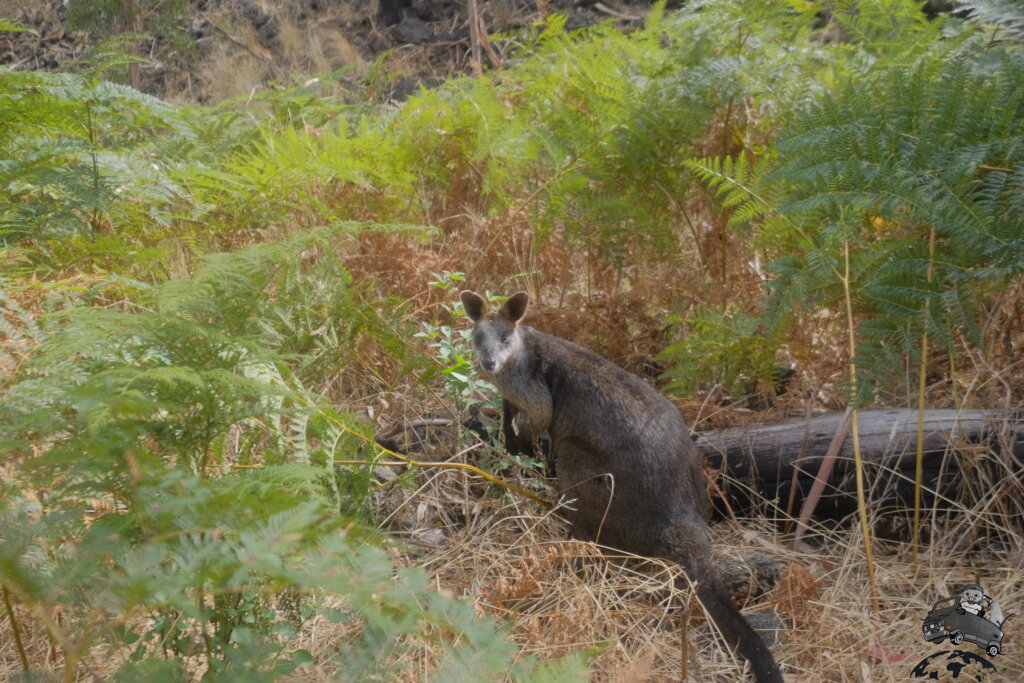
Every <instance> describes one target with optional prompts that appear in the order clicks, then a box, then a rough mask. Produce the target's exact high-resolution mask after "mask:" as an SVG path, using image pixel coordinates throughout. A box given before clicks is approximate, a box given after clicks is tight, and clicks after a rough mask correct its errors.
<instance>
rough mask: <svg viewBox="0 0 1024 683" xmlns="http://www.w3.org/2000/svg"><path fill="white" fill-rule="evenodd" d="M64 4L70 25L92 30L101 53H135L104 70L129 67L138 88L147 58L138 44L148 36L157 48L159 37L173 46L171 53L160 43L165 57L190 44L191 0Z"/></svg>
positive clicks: (89, 0)
mask: <svg viewBox="0 0 1024 683" xmlns="http://www.w3.org/2000/svg"><path fill="white" fill-rule="evenodd" d="M65 4H66V5H67V24H68V28H70V29H72V30H75V31H86V32H88V33H91V34H92V36H93V39H94V40H96V41H97V42H98V43H99V48H98V49H99V51H100V52H107V51H109V48H110V47H112V46H117V47H118V48H122V49H123V51H124V52H125V53H134V55H135V58H134V59H129V60H118V61H119V62H120V63H119V64H118V63H115V64H109V65H107V68H105V69H104V70H105V71H106V72H107V73H113V74H118V72H119V71H120V70H118V69H110V67H112V66H128V67H129V69H128V72H127V73H126V74H124V75H126V76H128V80H129V82H130V83H131V86H132V87H133V88H136V89H137V88H139V87H140V85H141V84H140V77H139V73H140V72H139V63H140V62H142V61H145V60H144V59H143V58H142V57H141V55H142V54H144V53H143V52H142V50H141V48H140V47H139V45H140V44H141V43H143V42H144V41H146V39H147V38H148V39H150V40H149V41H148V42H149V43H150V45H151V49H154V50H155V49H156V46H157V42H158V41H157V40H156V37H157V36H159V37H161V38H163V39H164V41H166V42H164V41H161V42H164V44H169V45H170V53H171V54H169V53H168V52H169V51H168V50H167V48H164V47H163V45H161V53H162V54H161V55H160V56H161V57H162V58H164V59H165V60H166V59H168V58H170V57H172V56H173V52H174V51H178V52H180V51H184V50H187V49H188V47H189V45H190V40H189V36H188V32H187V29H186V27H187V25H188V0H68V2H67V3H65ZM147 34H149V35H147ZM95 49H96V48H93V50H95ZM122 73H123V72H122ZM119 80H123V78H122V79H119Z"/></svg>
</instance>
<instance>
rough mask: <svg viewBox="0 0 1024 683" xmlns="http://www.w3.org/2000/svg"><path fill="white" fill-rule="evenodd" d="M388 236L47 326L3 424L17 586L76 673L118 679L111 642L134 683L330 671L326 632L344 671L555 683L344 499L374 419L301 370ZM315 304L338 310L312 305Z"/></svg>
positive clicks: (254, 264)
mask: <svg viewBox="0 0 1024 683" xmlns="http://www.w3.org/2000/svg"><path fill="white" fill-rule="evenodd" d="M372 227H373V226H363V225H352V224H344V225H340V226H335V227H333V228H324V229H320V230H315V231H311V232H307V233H301V234H298V235H296V236H294V237H293V238H291V239H289V240H285V241H283V242H280V243H276V244H267V245H259V246H253V247H249V248H246V249H243V250H241V251H239V252H237V253H233V254H220V255H216V256H211V257H209V258H207V259H206V260H205V262H204V264H203V265H202V266H201V267H200V268H199V269H198V270H197V272H196V274H195V275H194V276H193V277H192V278H190V279H189V280H183V281H170V282H167V283H165V284H162V285H159V286H156V287H152V288H149V287H145V286H141V287H139V289H138V291H137V292H135V296H134V297H133V301H132V303H131V304H130V305H129V306H128V308H127V309H125V310H115V309H112V308H103V307H96V306H79V307H75V308H71V309H69V310H65V311H61V312H57V313H54V314H52V315H50V316H49V317H47V318H45V319H44V320H43V322H42V324H41V325H40V326H39V328H38V329H35V330H34V331H29V332H28V334H30V335H31V336H32V338H33V339H36V340H38V341H39V342H41V344H40V346H39V347H38V349H37V350H35V351H33V352H31V353H29V354H28V355H27V356H26V357H25V358H23V359H21V364H20V367H19V369H18V372H17V374H16V375H15V376H14V377H13V378H12V380H11V381H10V383H9V385H8V386H6V387H5V390H6V391H5V395H6V397H7V398H8V400H6V401H5V402H4V405H3V407H2V408H0V443H2V444H3V447H4V450H5V451H6V452H8V453H9V454H10V460H9V463H5V464H8V465H9V466H10V467H11V468H12V469H11V471H12V472H14V473H16V477H14V478H13V479H12V480H11V481H10V482H9V483H5V484H4V485H3V487H2V488H0V517H2V520H3V523H2V524H0V528H2V531H0V583H2V584H3V587H4V589H5V590H6V591H8V592H9V593H10V594H11V595H13V597H14V599H15V601H16V602H17V603H20V604H22V605H24V606H26V607H28V608H29V610H30V613H31V615H32V619H33V620H38V622H39V623H41V624H42V625H43V626H44V627H45V629H46V631H47V633H48V635H49V637H50V639H51V641H52V642H53V643H54V646H55V647H56V648H57V649H58V650H59V651H60V652H61V654H62V655H63V666H64V667H65V672H66V674H67V675H72V676H73V675H75V672H76V671H80V670H82V671H90V670H93V669H94V668H95V667H97V666H99V663H98V662H97V661H95V659H94V657H95V652H97V651H98V650H97V648H98V647H100V646H102V648H103V651H104V652H106V653H107V654H106V655H105V657H107V658H108V659H109V660H110V661H112V662H113V663H114V664H113V668H112V669H108V667H109V666H110V664H109V663H104V665H103V666H104V670H105V671H111V670H112V671H114V672H115V674H114V675H115V677H116V678H118V679H125V680H134V679H136V678H138V677H139V676H143V675H145V676H151V677H156V679H157V680H180V679H181V678H182V677H189V676H195V675H199V674H202V676H203V677H204V679H205V680H238V679H239V678H244V679H245V680H276V679H278V678H279V677H280V676H281V675H284V674H286V673H289V672H291V671H293V670H294V669H295V668H296V667H299V666H305V665H308V664H310V663H311V662H312V661H313V657H312V655H311V653H309V652H306V651H305V650H303V649H301V648H300V647H298V646H297V645H296V642H297V638H298V636H299V634H300V632H301V630H302V628H303V624H304V623H306V622H307V621H308V620H309V619H311V618H313V617H319V618H323V619H327V620H328V621H337V622H345V623H349V624H351V627H350V632H351V633H352V634H353V635H352V636H351V637H349V638H346V639H345V641H344V642H343V643H341V644H340V654H339V655H338V659H337V661H336V666H337V667H338V669H339V672H340V673H341V675H343V677H351V678H353V679H359V678H364V677H366V676H378V677H392V676H396V675H401V673H402V672H403V671H405V670H406V669H407V668H409V667H413V666H416V667H417V670H419V668H418V667H419V665H417V664H415V663H411V662H410V658H409V657H408V656H407V655H408V654H409V653H414V652H416V651H418V649H420V648H422V647H423V646H424V645H425V644H429V647H430V649H431V651H432V652H434V654H435V656H438V659H437V660H435V661H432V662H430V663H429V666H430V667H436V668H437V671H438V676H440V677H441V678H442V679H443V677H444V676H445V672H446V671H448V670H449V668H450V667H456V668H461V670H462V671H464V672H466V674H465V675H470V676H472V677H473V678H474V679H479V680H486V679H490V678H494V677H495V676H498V675H504V672H506V671H507V670H508V671H511V672H512V673H511V674H510V675H511V676H513V677H516V676H518V675H523V676H529V675H532V674H531V673H530V672H533V671H534V670H535V669H536V672H537V674H538V675H540V676H543V675H544V674H543V671H544V669H539V668H536V667H535V664H534V663H532V662H528V661H525V662H522V663H521V664H519V665H516V666H515V667H512V668H511V669H509V667H511V666H512V664H511V660H512V658H513V656H514V654H515V648H514V647H513V646H512V645H511V644H510V643H509V642H508V641H507V639H506V638H505V636H504V634H503V633H502V632H501V630H499V629H496V628H495V627H493V626H492V625H489V624H485V623H480V622H478V621H477V620H476V618H475V615H474V610H473V608H472V606H470V605H465V604H463V603H458V602H454V601H452V600H450V599H447V598H442V597H441V596H440V595H439V594H437V593H436V592H434V591H433V590H431V589H430V588H429V586H428V582H427V580H426V576H425V574H424V573H423V572H422V571H409V572H402V573H399V574H397V575H396V572H395V569H394V567H393V566H392V564H391V562H390V561H389V560H388V559H387V556H386V554H385V553H384V552H383V551H382V550H381V549H379V548H377V547H376V545H377V543H379V541H376V542H370V541H372V540H373V539H372V537H371V536H370V535H369V534H368V532H364V531H362V528H363V527H362V521H361V520H360V519H359V518H358V517H357V516H356V515H358V514H359V513H360V512H361V510H362V509H363V507H364V506H363V505H361V499H363V500H365V498H366V497H367V496H368V495H369V493H370V489H369V487H368V486H363V487H361V488H360V487H358V486H348V487H345V488H344V489H342V488H340V487H339V486H338V485H337V483H336V482H337V480H336V478H335V474H334V470H335V467H336V466H335V464H334V462H335V460H342V459H344V460H346V461H348V460H365V461H366V465H365V466H363V467H362V469H367V468H369V467H370V466H371V464H372V459H370V458H368V457H367V456H365V455H362V454H361V452H360V449H361V447H362V441H360V440H359V439H357V438H355V437H354V436H353V432H352V431H351V430H353V429H354V428H357V427H359V423H358V421H357V420H356V419H355V418H354V417H353V416H351V415H346V414H344V413H341V412H338V411H337V410H335V409H334V408H333V407H331V406H329V405H327V404H325V403H324V402H323V401H322V399H321V398H319V397H318V396H317V395H316V394H315V393H314V392H312V391H310V390H309V389H308V388H307V387H306V386H304V384H303V383H302V382H301V381H300V379H299V377H300V374H301V373H296V371H295V368H300V369H302V368H306V369H307V370H308V368H309V365H310V364H311V363H312V362H314V358H315V354H316V353H318V352H319V351H322V349H319V348H318V346H317V344H316V342H315V341H314V338H315V335H313V332H314V331H315V330H317V329H319V328H323V327H325V326H328V327H329V326H338V327H342V328H345V327H346V326H348V325H355V324H358V319H355V320H353V319H351V318H346V317H344V316H345V315H346V314H347V312H348V311H350V310H353V309H356V310H358V305H357V304H354V303H353V297H354V296H355V295H357V293H358V290H356V289H349V288H347V286H346V285H347V283H348V278H347V277H345V273H344V271H343V269H342V268H341V266H340V264H339V262H338V260H337V257H335V256H333V255H332V252H331V251H330V250H331V249H332V248H334V247H335V246H336V244H337V240H338V238H339V236H342V235H344V234H350V233H353V232H355V231H357V230H360V229H367V228H372ZM380 229H383V228H380ZM304 258H305V262H304ZM327 283H331V286H332V287H333V289H331V290H326V291H323V290H318V287H323V286H326V285H327ZM312 295H321V296H324V297H329V299H325V300H324V301H322V302H321V305H320V306H318V307H312V308H311V309H310V310H306V309H305V305H306V304H307V303H309V302H310V299H309V298H308V297H310V296H312ZM293 297H294V300H293ZM11 310H12V311H14V312H15V313H16V312H17V311H16V310H15V309H14V308H11ZM5 313H6V311H5ZM336 370H337V367H334V366H331V367H330V368H329V369H328V372H331V371H336ZM342 371H344V370H342ZM361 431H365V427H363V428H362V429H361ZM345 467H346V468H348V469H356V470H358V469H360V468H359V467H356V468H352V467H351V466H345ZM239 470H240V471H239ZM357 479H358V478H357ZM368 482H369V478H365V482H364V483H368ZM32 486H35V487H37V488H38V489H39V490H45V491H46V494H45V497H44V498H42V499H40V500H33V499H31V498H26V497H25V496H24V495H23V494H22V493H21V491H23V490H25V488H26V487H32ZM339 511H340V512H339ZM72 540H73V542H70V541H72ZM55 608H59V609H60V610H61V611H62V614H63V617H62V619H61V621H59V622H57V621H54V620H53V619H51V618H50V617H49V614H50V613H51V612H52V610H54V609H55ZM8 616H9V618H11V619H14V615H13V614H11V615H8ZM72 634H73V635H72ZM438 653H440V654H438ZM403 654H404V655H406V656H400V655H403ZM561 666H562V670H565V668H566V667H568V669H567V670H570V671H572V670H578V666H579V665H578V663H577V664H572V663H566V664H563V665H561ZM28 673H29V672H26V674H28Z"/></svg>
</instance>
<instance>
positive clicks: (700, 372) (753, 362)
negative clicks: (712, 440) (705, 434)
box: [658, 308, 778, 395]
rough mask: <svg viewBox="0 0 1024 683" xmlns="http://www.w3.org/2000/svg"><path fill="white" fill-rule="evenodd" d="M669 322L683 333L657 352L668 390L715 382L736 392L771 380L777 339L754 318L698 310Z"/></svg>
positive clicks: (692, 389)
mask: <svg viewBox="0 0 1024 683" xmlns="http://www.w3.org/2000/svg"><path fill="white" fill-rule="evenodd" d="M672 322H675V323H677V324H680V325H681V326H682V327H683V328H684V332H683V333H682V334H681V335H680V339H679V341H677V342H675V343H673V344H670V345H669V346H668V347H666V348H665V350H664V351H662V353H661V354H660V355H659V356H658V360H660V361H662V362H664V363H666V364H667V367H666V369H665V372H664V373H663V377H665V378H667V379H669V383H668V388H669V389H671V390H672V391H675V392H678V393H680V394H692V393H694V392H696V391H698V390H700V389H708V388H710V387H713V386H716V385H718V386H721V387H723V388H724V389H725V390H726V391H728V392H731V393H733V394H734V395H739V394H742V393H743V391H744V389H745V388H746V387H748V386H749V385H750V384H756V383H757V381H758V380H766V379H770V378H771V376H772V373H773V372H774V369H775V355H776V351H777V350H778V341H776V340H775V339H772V338H770V337H768V336H767V335H766V334H765V333H764V324H763V322H762V321H761V320H760V318H759V317H758V316H755V315H747V314H744V313H738V312H729V311H722V310H716V309H711V308H701V309H697V310H695V311H694V312H693V313H692V315H691V317H688V318H687V319H686V320H675V321H672Z"/></svg>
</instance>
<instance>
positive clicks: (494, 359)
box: [459, 290, 530, 374]
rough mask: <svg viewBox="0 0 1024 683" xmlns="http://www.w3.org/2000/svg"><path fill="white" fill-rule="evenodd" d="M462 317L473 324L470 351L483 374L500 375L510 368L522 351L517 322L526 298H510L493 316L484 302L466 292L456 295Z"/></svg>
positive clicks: (526, 295)
mask: <svg viewBox="0 0 1024 683" xmlns="http://www.w3.org/2000/svg"><path fill="white" fill-rule="evenodd" d="M459 298H460V299H462V305H463V307H464V308H465V309H466V315H468V316H469V319H470V320H472V321H473V351H474V352H475V353H476V359H477V362H479V363H480V367H481V368H483V370H484V372H489V373H491V374H494V373H497V372H500V371H501V369H502V368H504V367H506V366H508V365H510V364H511V363H513V362H514V361H515V359H516V357H517V356H518V355H519V353H520V351H522V348H523V336H522V332H521V330H520V329H519V321H520V320H521V319H522V317H523V316H524V315H526V306H527V304H528V303H529V301H530V296H529V295H528V294H527V293H526V292H518V293H516V294H513V295H512V296H510V297H509V298H508V299H507V300H506V301H505V303H504V304H502V306H501V308H500V309H498V312H497V313H489V312H488V311H487V301H485V300H484V298H483V297H481V296H480V295H479V294H477V293H475V292H470V291H469V290H466V291H464V292H462V294H461V295H459Z"/></svg>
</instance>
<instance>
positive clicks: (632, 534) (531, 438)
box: [462, 292, 782, 682]
mask: <svg viewBox="0 0 1024 683" xmlns="http://www.w3.org/2000/svg"><path fill="white" fill-rule="evenodd" d="M462 302H463V305H464V306H465V308H466V312H467V314H468V315H469V316H470V318H472V319H473V321H474V343H473V345H474V349H475V350H476V352H477V357H478V359H479V360H480V362H481V365H482V367H483V368H484V370H485V371H493V372H491V375H490V376H491V379H492V381H493V382H494V384H495V386H497V387H498V389H499V391H500V392H501V395H502V397H503V398H504V406H505V416H504V419H505V424H504V427H503V431H504V435H505V440H506V445H507V446H508V447H509V448H510V450H520V451H522V450H529V449H531V448H532V447H533V446H534V445H535V444H536V443H537V440H538V439H539V437H540V436H541V435H543V434H547V435H548V436H549V437H550V439H551V447H552V455H553V457H554V460H555V463H556V466H557V469H558V484H559V488H560V490H561V491H562V493H563V495H564V496H565V498H566V499H569V500H573V499H575V502H574V503H571V504H570V505H569V506H568V509H567V510H566V512H565V514H566V516H567V518H568V521H569V522H570V523H571V524H572V533H573V535H574V536H576V537H578V538H582V539H589V540H594V541H597V542H599V543H601V544H602V545H605V546H610V547H613V548H619V549H621V550H626V551H629V552H631V553H635V554H638V555H645V556H650V557H663V558H666V559H669V560H672V561H674V562H677V563H679V564H680V565H681V566H682V567H683V569H684V570H685V571H686V574H687V576H688V577H689V578H690V580H691V581H692V582H694V583H695V584H696V587H697V596H698V597H699V599H700V601H701V603H702V604H703V605H704V608H705V609H706V610H707V611H708V613H709V614H710V615H711V617H712V619H713V620H714V621H715V623H716V624H717V626H718V628H719V630H721V632H722V634H723V635H724V636H725V638H726V640H727V641H728V642H729V644H730V645H731V646H734V647H736V648H737V649H738V650H739V651H740V653H742V654H743V656H745V657H746V658H747V659H748V660H750V663H751V666H752V667H753V670H754V675H755V677H756V679H757V680H758V681H765V682H768V681H771V682H777V681H782V675H781V674H780V672H779V669H778V666H777V665H776V664H775V661H774V659H773V658H772V655H771V653H770V652H769V650H768V647H767V646H766V645H765V643H764V641H763V640H762V639H761V638H760V636H758V635H757V633H756V632H755V631H754V630H753V629H752V628H751V626H750V625H749V624H748V623H747V622H746V620H744V619H743V617H742V615H741V614H740V612H739V609H738V608H737V607H736V605H735V604H734V603H733V602H732V600H731V598H729V597H728V596H727V595H726V593H725V591H724V589H723V588H722V587H721V586H720V585H719V582H718V580H717V578H716V576H715V573H714V571H713V566H712V564H711V563H710V545H709V541H708V536H707V522H706V521H705V515H706V512H707V508H708V495H707V488H706V486H705V483H704V476H703V473H702V471H701V458H700V456H699V454H698V453H697V450H696V447H695V446H694V445H693V442H692V441H691V440H690V431H689V429H688V428H687V426H686V423H685V422H684V421H683V418H682V416H681V415H680V414H679V411H678V410H676V408H675V406H673V405H672V404H671V403H669V401H668V400H666V399H665V398H664V397H663V396H662V395H661V394H659V393H658V392H657V391H656V390H655V389H654V388H653V387H652V386H651V385H649V384H648V383H647V382H645V381H644V380H642V379H640V378H639V377H637V376H636V375H633V374H631V373H629V372H626V371H625V370H623V369H622V368H619V367H618V366H616V365H614V364H613V363H611V362H609V361H607V360H605V359H604V358H602V357H601V356H599V355H597V354H596V353H593V352H591V351H588V350H587V349H584V348H582V347H580V346H577V345H576V344H573V343H572V342H569V341H566V340H565V339H560V338H558V337H553V336H551V335H547V334H544V333H542V332H538V331H537V330H535V329H533V328H531V327H527V326H524V325H519V320H520V319H521V318H522V316H523V315H524V314H525V312H526V305H527V302H528V297H527V295H526V294H525V292H520V293H518V294H516V295H513V296H512V297H510V298H509V299H508V301H506V303H505V304H504V305H503V306H502V307H501V309H500V311H499V312H498V313H496V314H495V313H486V311H485V309H486V304H485V302H484V301H483V299H481V298H480V297H479V296H478V295H476V294H474V293H472V292H463V293H462ZM516 335H518V337H517V336H516ZM510 349H511V352H509V350H510ZM502 360H503V361H504V362H501V361H502ZM489 365H490V367H488V366H489ZM563 510H565V508H563Z"/></svg>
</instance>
